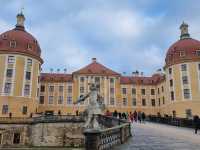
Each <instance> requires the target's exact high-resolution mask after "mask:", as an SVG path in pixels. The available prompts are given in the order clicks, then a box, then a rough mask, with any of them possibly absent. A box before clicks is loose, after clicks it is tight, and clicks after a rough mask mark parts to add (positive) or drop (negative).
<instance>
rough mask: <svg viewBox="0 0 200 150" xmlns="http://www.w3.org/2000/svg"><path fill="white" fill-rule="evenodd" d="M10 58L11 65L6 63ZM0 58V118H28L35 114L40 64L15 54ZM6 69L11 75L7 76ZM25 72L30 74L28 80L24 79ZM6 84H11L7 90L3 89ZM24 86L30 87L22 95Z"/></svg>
mask: <svg viewBox="0 0 200 150" xmlns="http://www.w3.org/2000/svg"><path fill="white" fill-rule="evenodd" d="M10 56H11V57H12V58H13V62H11V63H9V62H8V59H9V57H10ZM0 58H1V59H0V66H1V67H0V68H1V73H0V79H1V80H0V85H1V88H0V90H1V96H0V106H1V113H0V117H9V116H12V117H29V116H30V115H33V114H35V113H36V111H37V107H38V96H37V87H39V83H38V77H39V74H40V69H39V64H40V62H39V61H38V60H36V59H33V58H30V57H27V56H23V55H16V54H7V55H5V54H3V55H1V56H0ZM28 59H29V60H31V64H30V66H29V67H30V68H29V69H28V66H27V63H28V62H27V60H28ZM8 69H11V70H12V73H11V74H12V75H8V73H7V70H8ZM26 71H28V72H30V80H27V79H26V75H25V74H26ZM8 76H9V77H8ZM6 83H10V84H11V86H10V87H7V89H5V88H6V87H5V86H6V85H5V84H6ZM26 84H27V85H29V86H30V87H29V88H27V91H26V93H24V92H25V85H26ZM38 94H39V93H38ZM6 105H7V106H6ZM3 107H8V108H3ZM23 107H25V108H23ZM23 109H24V110H23Z"/></svg>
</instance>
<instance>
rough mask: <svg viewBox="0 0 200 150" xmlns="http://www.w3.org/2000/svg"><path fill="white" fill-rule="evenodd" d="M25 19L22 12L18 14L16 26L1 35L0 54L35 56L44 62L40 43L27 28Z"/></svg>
mask: <svg viewBox="0 0 200 150" xmlns="http://www.w3.org/2000/svg"><path fill="white" fill-rule="evenodd" d="M24 21H25V17H24V15H23V13H22V12H21V13H19V14H18V15H17V24H16V26H15V28H14V29H12V30H9V31H6V32H4V33H2V34H1V35H0V54H4V53H5V54H7V53H11V54H22V55H26V56H30V57H33V58H35V59H37V60H39V61H40V62H41V63H42V62H43V61H42V59H41V57H40V56H41V49H40V46H39V43H38V42H37V40H36V38H34V37H33V36H32V35H31V34H30V33H28V32H27V31H26V30H25V27H24Z"/></svg>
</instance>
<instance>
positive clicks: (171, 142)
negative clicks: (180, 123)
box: [114, 123, 200, 150]
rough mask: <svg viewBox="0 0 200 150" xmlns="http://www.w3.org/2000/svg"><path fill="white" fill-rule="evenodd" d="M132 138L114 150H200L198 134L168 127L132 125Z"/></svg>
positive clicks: (148, 124) (150, 124)
mask: <svg viewBox="0 0 200 150" xmlns="http://www.w3.org/2000/svg"><path fill="white" fill-rule="evenodd" d="M132 134H133V137H132V138H131V139H130V140H129V141H128V142H127V143H126V144H124V145H121V146H118V147H115V148H114V150H200V133H199V134H197V135H195V134H194V131H193V130H192V129H187V128H180V127H173V126H168V125H161V124H153V123H145V124H139V123H134V124H133V125H132Z"/></svg>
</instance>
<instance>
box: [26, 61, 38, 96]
mask: <svg viewBox="0 0 200 150" xmlns="http://www.w3.org/2000/svg"><path fill="white" fill-rule="evenodd" d="M28 59H31V60H32V66H31V80H30V84H29V85H30V92H29V96H28V97H34V95H32V82H33V65H35V61H33V59H32V58H30V57H27V58H26V63H28ZM37 80H38V78H37ZM37 82H38V81H37ZM37 88H38V87H37V83H36V93H37ZM36 97H37V94H36Z"/></svg>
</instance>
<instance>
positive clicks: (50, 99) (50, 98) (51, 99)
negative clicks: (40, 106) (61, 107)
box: [48, 96, 53, 104]
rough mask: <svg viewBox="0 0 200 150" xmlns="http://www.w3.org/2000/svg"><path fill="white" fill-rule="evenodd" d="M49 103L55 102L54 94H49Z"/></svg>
mask: <svg viewBox="0 0 200 150" xmlns="http://www.w3.org/2000/svg"><path fill="white" fill-rule="evenodd" d="M48 103H49V104H53V96H49V102H48Z"/></svg>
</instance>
